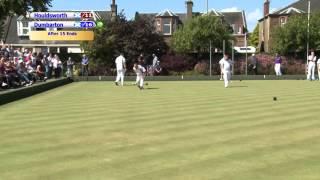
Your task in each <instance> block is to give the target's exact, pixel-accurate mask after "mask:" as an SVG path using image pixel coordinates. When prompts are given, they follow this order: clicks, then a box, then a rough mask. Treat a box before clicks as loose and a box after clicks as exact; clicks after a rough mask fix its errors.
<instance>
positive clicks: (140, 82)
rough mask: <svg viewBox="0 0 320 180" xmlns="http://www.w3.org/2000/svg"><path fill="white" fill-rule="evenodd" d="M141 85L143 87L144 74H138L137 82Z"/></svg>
mask: <svg viewBox="0 0 320 180" xmlns="http://www.w3.org/2000/svg"><path fill="white" fill-rule="evenodd" d="M136 83H137V84H138V85H139V86H140V87H143V83H144V75H137V82H136Z"/></svg>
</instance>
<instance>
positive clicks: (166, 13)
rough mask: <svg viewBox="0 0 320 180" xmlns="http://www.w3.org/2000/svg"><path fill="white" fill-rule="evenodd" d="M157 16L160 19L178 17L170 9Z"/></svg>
mask: <svg viewBox="0 0 320 180" xmlns="http://www.w3.org/2000/svg"><path fill="white" fill-rule="evenodd" d="M156 16H160V17H175V16H177V15H176V14H175V13H173V12H172V11H170V10H169V9H166V10H164V11H163V12H160V13H158V14H157V15H156Z"/></svg>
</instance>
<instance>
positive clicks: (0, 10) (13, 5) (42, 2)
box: [0, 0, 52, 37]
mask: <svg viewBox="0 0 320 180" xmlns="http://www.w3.org/2000/svg"><path fill="white" fill-rule="evenodd" d="M51 2H52V0H0V35H1V33H2V32H3V23H2V22H3V21H4V20H5V18H6V17H8V16H11V15H13V14H17V15H25V14H26V13H27V12H30V11H47V10H48V8H49V7H51ZM0 37H1V36H0Z"/></svg>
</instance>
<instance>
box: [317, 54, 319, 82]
mask: <svg viewBox="0 0 320 180" xmlns="http://www.w3.org/2000/svg"><path fill="white" fill-rule="evenodd" d="M317 66H318V79H319V81H320V59H318V63H317Z"/></svg>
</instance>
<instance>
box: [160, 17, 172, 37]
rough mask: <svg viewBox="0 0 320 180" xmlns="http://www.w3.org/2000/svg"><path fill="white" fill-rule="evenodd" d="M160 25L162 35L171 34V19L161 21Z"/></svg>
mask: <svg viewBox="0 0 320 180" xmlns="http://www.w3.org/2000/svg"><path fill="white" fill-rule="evenodd" d="M162 23H163V25H162V33H163V34H164V35H171V34H172V26H171V19H163V20H162Z"/></svg>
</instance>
